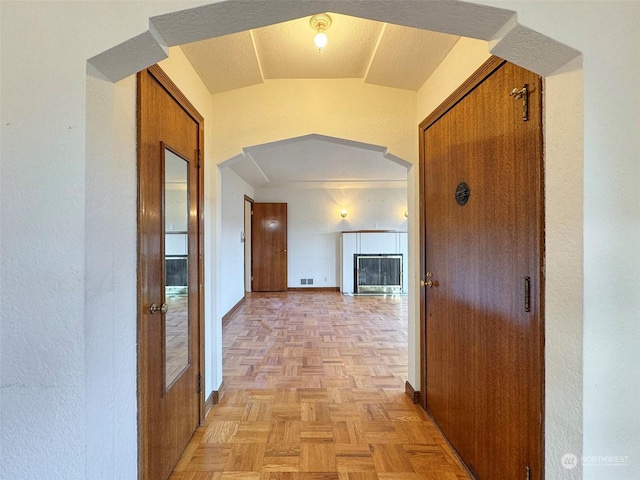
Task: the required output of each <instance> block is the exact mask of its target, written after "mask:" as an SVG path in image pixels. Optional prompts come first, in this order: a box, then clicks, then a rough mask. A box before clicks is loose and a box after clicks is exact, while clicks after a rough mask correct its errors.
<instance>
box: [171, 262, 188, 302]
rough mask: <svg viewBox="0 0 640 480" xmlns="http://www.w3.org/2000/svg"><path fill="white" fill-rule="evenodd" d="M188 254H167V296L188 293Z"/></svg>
mask: <svg viewBox="0 0 640 480" xmlns="http://www.w3.org/2000/svg"><path fill="white" fill-rule="evenodd" d="M188 261H189V257H187V256H186V255H167V256H166V257H165V293H166V295H167V296H176V295H186V294H187V285H188V281H189V277H188Z"/></svg>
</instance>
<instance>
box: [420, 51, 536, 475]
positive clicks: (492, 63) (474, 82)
mask: <svg viewBox="0 0 640 480" xmlns="http://www.w3.org/2000/svg"><path fill="white" fill-rule="evenodd" d="M505 63H507V61H506V60H504V59H502V58H500V57H497V56H495V55H494V56H491V57H490V58H489V59H488V60H487V61H486V62H485V63H483V64H482V65H481V66H480V67H479V68H478V69H477V70H476V71H475V72H474V73H473V74H472V75H471V76H470V77H469V78H468V79H467V80H465V81H464V82H463V83H462V84H461V85H460V86H459V87H458V88H457V89H456V90H454V91H453V93H451V95H449V97H447V98H446V99H445V100H444V101H443V102H442V103H441V104H440V105H439V106H438V107H437V108H436V109H435V110H434V111H433V112H432V113H431V114H430V115H429V116H428V117H427V118H425V119H424V120H423V121H422V122H421V123H420V125H419V127H418V138H419V157H418V158H419V182H420V184H419V216H420V220H419V229H420V232H419V234H420V245H419V255H420V269H419V272H420V277H419V281H426V280H428V279H427V277H426V274H427V270H426V263H427V248H426V247H427V228H428V226H427V225H426V192H425V182H426V175H427V172H426V153H427V152H426V145H425V131H426V130H427V129H428V128H429V127H430V126H431V125H433V124H434V123H435V122H437V121H438V120H439V119H440V118H441V117H442V116H444V115H445V114H446V113H447V112H448V111H449V110H451V109H452V108H453V107H455V106H456V105H457V104H458V103H459V102H460V101H461V100H462V99H464V98H465V97H466V96H467V95H468V94H469V93H471V92H472V91H473V90H474V89H475V88H476V87H477V86H479V85H480V84H481V83H482V82H483V81H484V80H485V79H486V78H488V77H489V76H490V75H491V74H493V72H495V71H496V70H498V69H499V68H500V67H502V66H503V65H504V64H505ZM541 84H542V82H541ZM543 96H544V92H543V94H542V95H541V96H540V108H541V109H542V103H543V101H544V99H543ZM541 128H542V125H541ZM540 141H541V142H542V145H541V147H540V152H541V155H542V158H541V163H540V167H539V168H540V178H539V186H540V190H539V191H538V192H537V195H538V198H536V199H535V200H536V201H537V202H538V208H539V218H538V219H537V223H536V226H535V228H537V230H538V231H537V232H536V236H537V238H538V245H537V247H538V249H537V251H536V252H535V254H536V256H537V263H538V268H539V272H540V275H539V285H538V286H533V287H532V292H531V297H532V299H531V300H532V304H533V305H536V304H537V309H538V315H539V325H538V326H539V330H540V331H539V339H540V343H539V345H538V348H539V350H538V358H539V359H540V365H539V367H540V371H539V372H537V373H536V374H537V376H538V378H539V381H540V387H541V390H540V392H541V395H540V398H538V399H535V401H534V403H537V402H539V408H540V410H539V411H540V413H541V432H540V433H541V438H540V441H541V442H542V444H541V445H540V454H541V458H538V459H534V461H537V462H539V471H540V472H541V478H544V476H545V474H544V452H545V448H544V447H545V445H544V441H545V437H544V435H545V434H544V432H545V429H544V416H545V395H544V387H545V374H544V372H545V355H544V339H545V335H544V329H545V318H544V311H545V310H544V288H545V283H544V278H545V276H544V248H545V236H544V227H545V221H544V218H545V217H544V198H545V196H544V192H545V184H544V161H545V159H544V132H541V135H540ZM426 307H427V295H426V288H424V287H421V288H420V319H419V327H420V328H419V335H420V349H419V351H420V391H419V395H417V397H418V398H417V401H418V403H419V404H420V405H421V406H422V408H424V409H425V410H426V411H427V413H428V408H427V407H428V406H427V368H429V366H428V365H427V355H426V346H427V345H426V344H427V339H426V326H427V325H426Z"/></svg>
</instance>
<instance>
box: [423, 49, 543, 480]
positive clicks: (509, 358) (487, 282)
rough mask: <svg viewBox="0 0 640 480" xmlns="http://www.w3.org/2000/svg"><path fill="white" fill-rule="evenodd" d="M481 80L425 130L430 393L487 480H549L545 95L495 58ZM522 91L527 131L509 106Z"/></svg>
mask: <svg viewBox="0 0 640 480" xmlns="http://www.w3.org/2000/svg"><path fill="white" fill-rule="evenodd" d="M479 72H480V73H478V74H476V75H474V76H473V77H472V79H471V80H470V82H468V83H467V84H465V85H463V87H461V89H460V90H459V92H458V95H460V98H455V97H451V98H450V99H448V101H447V102H446V105H443V106H442V108H440V109H438V110H437V111H436V112H435V113H434V114H433V115H432V116H430V118H429V119H427V120H426V121H425V122H423V124H422V127H423V129H424V131H423V132H422V133H421V137H422V142H421V155H422V158H421V170H422V178H421V203H423V204H424V205H423V209H422V215H423V221H422V225H423V232H422V240H421V241H422V243H423V245H424V250H423V259H424V263H423V275H426V273H427V272H431V273H432V274H433V277H431V280H432V281H434V286H433V287H432V288H427V289H423V292H422V305H423V306H422V308H421V312H422V322H421V323H422V332H423V333H422V334H423V339H425V341H424V345H425V348H424V349H423V350H422V353H423V355H424V363H423V370H424V376H423V378H422V388H423V389H425V391H426V396H425V397H424V399H425V401H426V407H427V408H428V410H429V412H430V413H431V414H432V415H433V418H434V419H435V420H436V422H437V423H438V425H439V426H440V428H441V429H442V431H443V432H444V433H445V435H446V436H447V437H448V439H449V440H450V441H451V443H452V444H453V445H454V447H455V448H456V450H457V451H458V453H459V454H460V456H461V457H462V458H463V460H464V461H465V463H466V464H467V466H468V467H469V468H470V469H471V470H472V471H473V472H475V473H476V474H477V475H478V477H479V478H483V479H486V480H492V479H503V478H524V475H525V467H527V466H529V467H530V468H531V478H532V479H541V478H543V476H544V474H543V471H542V469H543V462H542V458H543V451H542V439H543V431H542V428H543V426H542V423H541V419H542V418H543V375H542V371H543V334H542V332H543V330H542V329H543V320H542V313H541V312H542V258H543V245H544V242H543V230H542V225H543V203H542V198H543V197H542V192H543V190H542V148H541V145H542V139H541V131H542V130H541V118H542V115H541V98H542V95H541V88H542V83H541V80H540V78H539V77H538V76H536V75H535V74H533V73H531V72H528V71H526V70H524V69H521V68H519V67H517V66H515V65H512V64H508V63H505V62H503V61H501V60H500V59H496V58H493V59H491V60H490V61H488V62H487V64H486V65H485V67H484V69H481V70H480V71H479ZM525 83H526V84H528V85H529V89H530V99H529V100H530V101H529V113H530V115H529V117H530V120H529V121H528V122H524V121H523V120H522V101H520V100H516V99H514V98H512V97H510V96H509V93H510V92H511V91H512V89H514V88H521V87H522V86H523V85H524V84H525ZM462 181H465V182H466V183H467V184H468V185H469V187H470V190H471V196H470V198H469V201H468V203H467V204H466V205H465V206H460V205H458V204H457V203H456V201H455V196H454V193H455V190H456V186H457V185H458V183H459V182H462ZM526 276H528V277H530V278H531V285H532V296H531V301H532V310H531V312H526V311H525V309H524V287H523V282H524V278H525V277H526Z"/></svg>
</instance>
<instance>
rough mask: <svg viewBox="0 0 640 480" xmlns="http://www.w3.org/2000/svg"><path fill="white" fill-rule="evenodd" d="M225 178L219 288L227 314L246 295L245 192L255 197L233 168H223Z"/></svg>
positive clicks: (221, 304)
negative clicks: (243, 233)
mask: <svg viewBox="0 0 640 480" xmlns="http://www.w3.org/2000/svg"><path fill="white" fill-rule="evenodd" d="M219 171H220V176H221V178H222V192H221V199H220V201H221V203H222V228H221V232H220V235H221V242H222V249H221V250H220V255H219V256H220V268H221V270H222V272H221V274H222V278H223V280H224V281H223V283H222V285H221V288H220V293H221V297H220V299H219V305H220V310H219V311H220V315H222V316H224V315H225V314H227V313H228V312H229V310H231V309H232V308H233V307H234V306H235V305H236V304H237V303H238V302H239V301H240V300H241V299H242V298H243V297H244V272H245V269H244V245H245V244H244V243H242V242H241V241H240V232H244V196H245V195H246V196H248V197H251V198H253V188H252V187H251V185H249V184H248V183H247V182H245V181H244V180H242V179H241V178H240V177H239V176H238V175H237V174H236V173H235V172H234V171H233V170H231V169H229V168H223V169H221V170H219Z"/></svg>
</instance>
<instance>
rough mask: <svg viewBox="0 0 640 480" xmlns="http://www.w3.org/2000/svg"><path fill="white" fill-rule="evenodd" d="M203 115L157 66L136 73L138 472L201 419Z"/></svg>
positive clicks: (168, 458) (175, 452) (154, 466)
mask: <svg viewBox="0 0 640 480" xmlns="http://www.w3.org/2000/svg"><path fill="white" fill-rule="evenodd" d="M202 132H203V123H202V117H200V116H199V114H198V113H197V112H196V110H195V109H194V108H193V106H191V104H190V103H188V101H187V100H186V99H185V98H184V97H183V96H182V94H181V93H180V92H179V90H178V89H177V87H175V85H174V84H173V83H172V82H171V81H170V80H169V79H168V77H166V75H165V74H164V72H163V71H162V70H160V69H159V68H158V67H151V68H150V69H148V70H145V71H143V72H140V73H139V74H138V149H139V150H138V195H139V207H138V289H139V290H138V404H139V420H140V421H139V425H140V476H141V478H143V479H149V480H163V479H166V478H168V477H169V475H170V474H171V471H172V470H173V468H174V466H175V464H176V462H177V461H178V459H179V458H180V455H181V454H182V452H183V450H184V448H185V447H186V445H187V443H188V441H189V439H190V438H191V436H192V435H193V432H194V431H195V429H196V427H197V426H198V424H199V423H200V420H201V417H200V415H201V409H202V397H201V393H200V391H199V390H200V388H199V378H200V373H201V368H202V367H201V360H202V359H201V344H200V341H201V331H200V329H201V318H200V316H201V311H202V303H201V300H202V299H201V297H200V291H201V288H202V281H201V279H202V263H201V262H202V259H201V257H200V251H201V249H200V247H201V232H202V228H201V227H202V223H201V221H202V220H201V217H200V212H201V204H202V202H201V199H202V197H201V195H202V192H201V188H200V187H201V185H202V177H201V169H199V151H200V149H201V144H202Z"/></svg>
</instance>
